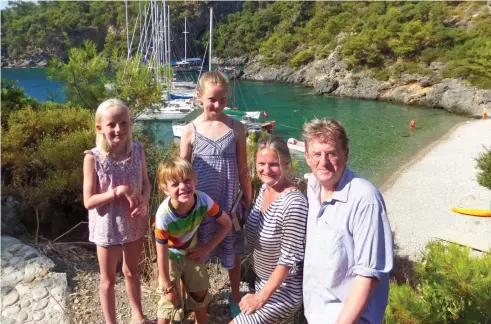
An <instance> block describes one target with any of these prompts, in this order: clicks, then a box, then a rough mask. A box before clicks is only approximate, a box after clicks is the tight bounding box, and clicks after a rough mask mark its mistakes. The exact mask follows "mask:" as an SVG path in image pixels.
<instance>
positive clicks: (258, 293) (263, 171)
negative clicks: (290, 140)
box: [230, 136, 308, 324]
mask: <svg viewBox="0 0 491 324" xmlns="http://www.w3.org/2000/svg"><path fill="white" fill-rule="evenodd" d="M289 165H291V157H290V152H289V151H288V146H287V144H286V142H285V141H284V140H283V139H282V138H281V137H278V136H270V137H268V138H267V139H265V140H263V141H260V142H259V146H258V151H257V154H256V169H257V175H258V177H259V179H260V180H261V181H262V182H263V185H262V187H261V190H260V191H259V195H258V197H257V199H256V202H255V205H254V207H253V209H252V211H251V213H250V215H249V217H248V219H247V223H246V226H245V235H246V240H247V246H248V247H249V248H250V249H252V256H253V269H254V272H255V273H256V282H255V293H254V294H247V295H245V296H244V297H243V298H242V300H241V301H240V303H239V306H240V309H241V311H242V312H241V313H240V315H239V316H237V317H235V319H234V320H233V321H232V322H230V323H235V324H241V323H261V324H272V323H293V320H294V316H295V313H296V312H297V311H298V310H299V309H300V306H301V304H302V278H303V267H302V265H303V258H304V241H305V231H306V222H307V213H308V206H307V200H306V198H305V197H304V195H303V194H302V193H301V192H300V190H298V189H297V188H296V187H295V186H294V185H293V184H292V182H291V181H290V180H289V179H288V171H289Z"/></svg>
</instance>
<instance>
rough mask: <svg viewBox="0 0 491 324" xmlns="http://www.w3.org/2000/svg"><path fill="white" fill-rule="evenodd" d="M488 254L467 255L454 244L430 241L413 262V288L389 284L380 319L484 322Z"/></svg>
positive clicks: (489, 310) (488, 306)
mask: <svg viewBox="0 0 491 324" xmlns="http://www.w3.org/2000/svg"><path fill="white" fill-rule="evenodd" d="M490 269H491V254H490V253H486V254H484V255H482V256H481V257H474V256H471V255H470V249H469V248H466V247H461V246H458V245H455V244H448V245H445V244H443V243H441V242H430V243H429V244H428V245H427V246H426V249H425V251H424V253H423V259H422V261H421V262H420V263H418V264H416V267H415V270H416V273H417V275H418V276H419V284H418V285H417V287H416V290H413V288H411V287H410V286H408V285H397V284H392V285H391V289H390V296H389V305H388V307H387V310H386V315H385V319H384V323H448V324H451V323H452V324H453V323H455V324H457V323H476V324H478V323H488V322H489V321H491V270H490Z"/></svg>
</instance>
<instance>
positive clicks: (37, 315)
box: [32, 312, 44, 321]
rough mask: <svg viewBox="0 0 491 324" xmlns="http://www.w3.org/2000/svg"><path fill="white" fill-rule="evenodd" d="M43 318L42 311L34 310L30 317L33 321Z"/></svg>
mask: <svg viewBox="0 0 491 324" xmlns="http://www.w3.org/2000/svg"><path fill="white" fill-rule="evenodd" d="M43 318H44V313H43V312H34V313H32V319H33V320H35V321H40V320H42V319H43Z"/></svg>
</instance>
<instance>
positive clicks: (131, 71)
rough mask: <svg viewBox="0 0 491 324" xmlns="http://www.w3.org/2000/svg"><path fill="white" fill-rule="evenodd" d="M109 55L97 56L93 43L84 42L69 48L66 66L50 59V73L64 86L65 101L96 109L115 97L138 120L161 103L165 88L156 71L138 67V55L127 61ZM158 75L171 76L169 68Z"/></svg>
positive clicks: (59, 61)
mask: <svg viewBox="0 0 491 324" xmlns="http://www.w3.org/2000/svg"><path fill="white" fill-rule="evenodd" d="M110 52H111V54H112V56H111V57H110V58H107V57H105V56H104V55H105V54H108V52H103V53H98V52H97V49H96V46H95V44H94V43H93V42H91V41H86V42H84V43H83V44H82V47H80V48H72V49H70V58H69V61H68V62H67V63H64V62H63V61H62V60H60V59H54V60H52V61H51V62H50V69H49V74H50V76H51V77H53V78H55V79H57V80H61V81H63V82H65V83H66V88H65V94H66V97H67V99H68V101H70V102H72V103H75V104H78V105H81V106H83V107H85V108H89V109H97V107H98V106H99V104H100V103H101V102H102V101H104V100H105V99H107V98H111V97H117V98H120V99H122V100H123V101H124V102H125V103H126V104H127V105H128V107H129V108H130V110H131V112H132V114H133V116H134V117H137V116H138V115H139V114H141V113H142V112H143V111H144V110H145V109H147V108H150V107H152V106H154V105H157V104H159V103H161V102H162V98H161V97H162V91H163V89H164V85H163V83H161V82H157V81H156V78H155V71H152V69H151V68H149V66H147V65H143V64H141V63H140V57H139V56H136V57H131V58H130V59H126V57H121V56H119V53H120V51H119V50H117V49H114V48H113V49H111V50H110ZM109 61H111V64H109ZM149 65H153V62H150V64H149ZM154 70H155V69H154ZM157 73H158V75H159V76H164V75H166V76H167V77H170V76H171V75H172V74H171V69H170V68H169V67H166V68H162V69H159V70H158V71H157Z"/></svg>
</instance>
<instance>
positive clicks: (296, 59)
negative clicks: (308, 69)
mask: <svg viewBox="0 0 491 324" xmlns="http://www.w3.org/2000/svg"><path fill="white" fill-rule="evenodd" d="M312 59H314V52H313V51H312V50H311V49H305V50H302V51H300V52H298V53H297V54H295V55H294V56H293V57H292V58H291V59H290V64H291V65H292V66H293V67H294V68H298V67H300V66H301V65H304V64H306V63H308V62H310V61H311V60H312Z"/></svg>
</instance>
